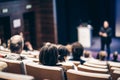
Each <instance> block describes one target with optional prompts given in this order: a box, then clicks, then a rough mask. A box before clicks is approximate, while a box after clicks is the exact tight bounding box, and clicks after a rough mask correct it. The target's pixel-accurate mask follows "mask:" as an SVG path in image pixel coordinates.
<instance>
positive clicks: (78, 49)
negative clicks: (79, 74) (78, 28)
mask: <svg viewBox="0 0 120 80" xmlns="http://www.w3.org/2000/svg"><path fill="white" fill-rule="evenodd" d="M83 51H84V47H83V46H82V45H81V44H80V43H78V42H75V43H73V44H72V56H73V60H80V57H81V56H82V55H83Z"/></svg>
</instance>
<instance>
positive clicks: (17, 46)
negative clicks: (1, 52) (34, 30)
mask: <svg viewBox="0 0 120 80" xmlns="http://www.w3.org/2000/svg"><path fill="white" fill-rule="evenodd" d="M23 46H24V41H23V38H22V37H21V36H20V35H14V36H12V37H11V38H10V51H11V53H10V54H8V55H6V56H5V58H7V59H11V60H22V59H24V57H22V56H21V55H20V54H21V52H22V50H23Z"/></svg>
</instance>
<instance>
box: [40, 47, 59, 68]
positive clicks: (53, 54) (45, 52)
mask: <svg viewBox="0 0 120 80" xmlns="http://www.w3.org/2000/svg"><path fill="white" fill-rule="evenodd" d="M39 62H40V64H43V65H47V66H56V65H57V62H58V50H57V48H56V47H55V46H53V45H50V46H43V47H42V48H41V50H40V54H39Z"/></svg>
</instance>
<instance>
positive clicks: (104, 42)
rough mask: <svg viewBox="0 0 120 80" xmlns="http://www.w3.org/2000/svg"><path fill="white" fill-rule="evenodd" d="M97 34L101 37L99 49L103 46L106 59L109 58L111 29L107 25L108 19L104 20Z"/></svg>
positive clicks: (102, 49)
mask: <svg viewBox="0 0 120 80" xmlns="http://www.w3.org/2000/svg"><path fill="white" fill-rule="evenodd" d="M99 35H100V37H101V51H104V50H105V47H106V48H107V53H108V57H107V59H108V60H109V57H110V44H111V42H112V29H111V28H110V27H109V23H108V21H104V23H103V27H101V29H100V32H99Z"/></svg>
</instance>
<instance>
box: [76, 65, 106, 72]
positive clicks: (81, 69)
mask: <svg viewBox="0 0 120 80" xmlns="http://www.w3.org/2000/svg"><path fill="white" fill-rule="evenodd" d="M78 70H79V71H86V72H95V73H108V69H101V68H93V67H88V66H84V65H79V66H78Z"/></svg>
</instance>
